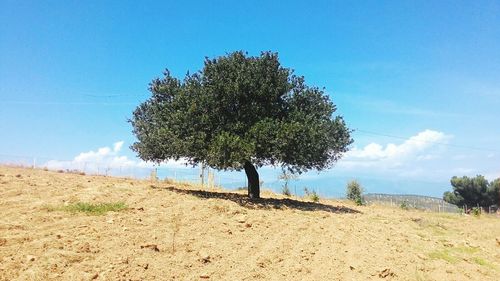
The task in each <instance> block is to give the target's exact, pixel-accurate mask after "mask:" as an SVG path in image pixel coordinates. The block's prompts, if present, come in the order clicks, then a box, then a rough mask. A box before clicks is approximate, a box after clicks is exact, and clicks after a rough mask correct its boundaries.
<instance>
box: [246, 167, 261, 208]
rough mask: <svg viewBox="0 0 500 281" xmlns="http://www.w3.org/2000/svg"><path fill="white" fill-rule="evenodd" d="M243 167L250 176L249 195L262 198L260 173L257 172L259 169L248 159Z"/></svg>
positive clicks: (248, 176)
mask: <svg viewBox="0 0 500 281" xmlns="http://www.w3.org/2000/svg"><path fill="white" fill-rule="evenodd" d="M243 167H244V168H245V173H246V174H247V178H248V197H250V198H252V199H254V198H260V183H259V173H257V170H256V169H255V167H254V166H253V165H252V163H250V161H246V162H245V166H243Z"/></svg>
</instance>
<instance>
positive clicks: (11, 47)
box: [0, 0, 500, 196]
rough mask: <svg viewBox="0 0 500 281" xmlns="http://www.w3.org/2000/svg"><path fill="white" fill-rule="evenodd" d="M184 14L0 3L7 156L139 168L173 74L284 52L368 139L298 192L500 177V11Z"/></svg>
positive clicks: (276, 7) (343, 5) (422, 6)
mask: <svg viewBox="0 0 500 281" xmlns="http://www.w3.org/2000/svg"><path fill="white" fill-rule="evenodd" d="M180 2H181V1H176V2H174V1H157V2H155V1H36V2H35V1H33V2H32V1H5V0H0V120H1V122H0V132H2V138H0V154H1V155H3V156H2V158H0V159H3V160H4V161H7V160H9V159H8V158H9V156H8V155H14V156H16V155H22V156H37V157H39V158H44V157H45V158H44V159H56V160H74V158H75V157H77V156H81V153H90V152H95V153H94V154H85V155H87V156H88V155H91V156H89V157H97V158H92V159H99V160H103V159H104V160H106V159H107V160H106V161H110V160H109V158H110V157H111V158H113V159H114V160H112V161H120V160H116V159H115V158H118V159H122V160H123V159H125V158H126V160H125V161H137V159H135V158H134V157H135V156H134V153H133V152H131V151H130V150H129V149H128V146H129V145H130V144H131V143H133V141H134V136H133V135H132V133H131V127H130V125H129V124H128V123H127V122H126V120H127V119H128V118H129V117H130V116H131V112H132V111H133V109H134V108H135V106H137V105H138V104H139V103H140V102H141V101H144V100H145V99H146V98H147V97H148V91H147V86H148V83H149V82H150V81H151V80H152V79H153V78H155V77H157V76H159V75H161V72H162V70H163V69H165V68H168V69H170V70H171V72H172V73H173V74H174V75H176V76H179V77H182V76H183V75H184V74H185V73H186V72H187V71H188V70H189V71H191V72H193V71H196V70H198V69H200V67H201V66H202V63H203V58H204V57H205V56H208V57H214V56H218V55H223V54H225V53H227V52H231V51H234V50H246V51H248V52H249V53H250V54H253V55H257V54H259V52H260V51H264V50H271V51H276V52H278V53H279V55H280V59H281V62H282V64H283V65H284V66H287V67H291V68H293V69H295V70H296V73H297V74H300V75H304V76H305V78H306V81H307V82H308V83H309V84H310V85H316V86H320V87H325V88H326V91H327V93H328V94H329V95H330V96H331V97H332V100H333V101H334V103H335V104H336V105H337V106H338V113H339V114H341V115H343V116H344V118H345V120H346V121H347V123H348V125H349V126H350V127H351V128H353V129H357V131H356V132H355V133H354V135H353V136H354V139H355V143H354V144H353V147H352V149H353V151H352V152H351V153H349V154H348V155H346V157H345V159H344V160H342V161H341V162H339V163H338V165H337V166H336V167H335V168H334V169H332V170H330V171H325V172H323V173H320V174H318V173H315V172H312V173H308V174H306V175H303V177H301V180H299V182H298V183H297V185H300V186H303V185H309V186H313V187H317V188H318V189H320V190H321V191H322V192H323V193H325V194H328V193H331V194H336V193H339V192H343V189H344V185H345V182H346V181H347V180H349V179H352V178H357V179H359V180H360V181H361V183H362V184H363V185H364V186H365V187H366V189H367V190H368V191H372V192H393V193H418V194H425V195H434V196H440V195H441V194H442V192H443V191H444V190H447V189H449V188H450V186H449V178H450V177H451V176H452V175H475V174H483V175H487V176H488V177H489V178H494V177H500V148H499V147H498V143H500V127H499V126H498V121H499V120H500V111H499V110H498V108H499V106H500V28H499V26H500V2H498V1H315V2H314V3H311V1H286V2H280V1H240V2H230V1H206V2H201V1H200V2H197V1H187V2H186V3H180ZM118 142H123V145H120V149H119V150H117V151H115V150H114V148H116V146H114V145H115V144H116V143H118ZM103 147H108V150H106V151H108V154H106V153H105V155H101V156H99V153H98V149H99V148H103ZM106 151H103V152H106ZM99 157H101V158H99ZM104 160H103V161H104ZM261 172H262V174H263V178H265V181H266V180H267V182H272V181H274V179H275V178H276V176H275V171H261Z"/></svg>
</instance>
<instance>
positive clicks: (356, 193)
mask: <svg viewBox="0 0 500 281" xmlns="http://www.w3.org/2000/svg"><path fill="white" fill-rule="evenodd" d="M346 197H347V199H349V200H351V201H354V202H355V203H356V204H358V205H363V187H362V186H361V185H360V184H359V182H358V181H356V180H352V181H350V182H348V183H347V188H346Z"/></svg>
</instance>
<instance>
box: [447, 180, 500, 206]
mask: <svg viewBox="0 0 500 281" xmlns="http://www.w3.org/2000/svg"><path fill="white" fill-rule="evenodd" d="M451 185H452V186H453V192H450V191H446V192H445V193H444V195H443V199H444V200H445V201H446V202H448V203H451V204H455V205H457V206H463V205H467V206H470V207H473V206H477V205H478V204H479V206H481V207H488V206H491V205H498V206H500V179H496V180H494V181H492V182H488V180H487V179H485V178H484V177H483V176H481V175H478V176H476V177H475V178H469V177H466V176H463V177H456V176H455V177H452V178H451Z"/></svg>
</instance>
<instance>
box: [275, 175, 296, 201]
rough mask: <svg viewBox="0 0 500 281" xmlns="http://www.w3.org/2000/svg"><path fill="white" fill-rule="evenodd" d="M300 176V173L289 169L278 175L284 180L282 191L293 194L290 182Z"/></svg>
mask: <svg viewBox="0 0 500 281" xmlns="http://www.w3.org/2000/svg"><path fill="white" fill-rule="evenodd" d="M297 178H298V175H296V174H294V173H291V172H289V171H287V170H283V171H282V172H281V174H280V175H279V176H278V180H280V181H283V186H282V188H281V193H282V194H283V195H285V196H288V197H290V196H292V192H291V191H290V188H289V187H288V184H289V183H290V181H291V180H296V179H297Z"/></svg>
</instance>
